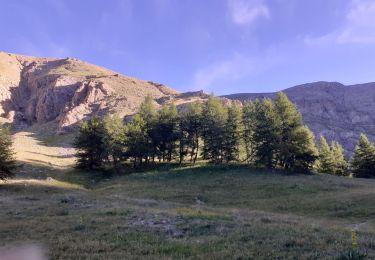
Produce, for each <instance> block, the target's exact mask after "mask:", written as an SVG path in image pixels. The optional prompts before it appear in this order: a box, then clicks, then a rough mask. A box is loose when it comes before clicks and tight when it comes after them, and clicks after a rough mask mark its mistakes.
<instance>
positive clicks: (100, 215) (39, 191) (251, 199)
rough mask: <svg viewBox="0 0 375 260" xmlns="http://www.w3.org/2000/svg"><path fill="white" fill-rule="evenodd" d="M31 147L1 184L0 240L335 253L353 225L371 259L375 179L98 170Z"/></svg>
mask: <svg viewBox="0 0 375 260" xmlns="http://www.w3.org/2000/svg"><path fill="white" fill-rule="evenodd" d="M23 136H26V137H25V140H26V139H27V140H28V142H31V143H32V145H30V146H29V147H34V148H35V147H37V148H38V149H39V150H40V149H42V147H38V145H41V146H43V147H44V146H45V147H47V146H46V145H47V144H46V143H43V142H40V141H38V142H37V141H36V139H35V140H34V141H33V140H31V139H32V138H31V137H30V136H28V135H26V134H24V135H23ZM20 140H21V139H20ZM25 140H24V141H22V142H26V141H25ZM30 149H31V148H30ZM44 149H59V148H58V146H56V147H55V146H53V145H52V144H50V145H49V146H48V147H47V148H44ZM31 150H32V149H31ZM51 152H56V151H52V150H51ZM30 155H32V153H25V152H22V153H19V154H18V156H19V157H18V158H19V160H20V161H22V162H23V164H24V167H23V170H22V174H20V176H19V177H18V178H17V179H15V180H12V181H8V182H7V183H2V184H1V185H0V206H1V210H0V223H1V224H0V243H1V245H0V246H2V245H9V244H18V243H26V244H27V243H32V244H38V245H41V246H43V247H44V248H46V249H47V250H48V254H49V256H50V258H51V259H155V258H161V259H181V258H182V259H184V258H190V259H339V257H340V256H344V255H345V254H346V252H347V251H348V250H350V249H351V248H352V240H351V235H352V230H357V231H356V233H357V238H358V250H359V251H361V252H362V253H364V254H366V255H367V259H374V258H375V203H374V202H375V180H363V179H349V178H340V177H334V176H318V175H298V174H295V175H292V174H286V173H283V172H270V171H265V170H257V169H251V168H248V167H245V166H231V167H215V166H203V165H201V166H197V167H189V166H186V167H183V168H174V167H171V166H165V167H160V168H159V169H157V170H152V171H145V172H139V173H133V174H127V175H122V176H98V175H97V174H94V173H80V172H76V171H73V170H71V169H70V168H69V167H65V168H64V167H61V165H60V164H62V165H63V164H64V163H63V162H62V161H61V160H68V159H69V160H71V158H70V157H69V158H66V157H64V156H62V157H61V158H60V157H57V158H56V157H52V158H51V159H53V160H55V161H49V162H50V163H48V153H44V152H43V155H40V157H38V159H37V160H39V161H36V162H35V161H32V160H28V159H27V158H28V156H30ZM22 156H24V157H22ZM31 158H32V157H31ZM33 160H35V159H33ZM45 160H47V161H45ZM40 161H42V162H43V161H45V163H42V162H40ZM68 162H70V161H68ZM28 170H30V172H32V174H30V175H27V171H28ZM342 259H345V258H342Z"/></svg>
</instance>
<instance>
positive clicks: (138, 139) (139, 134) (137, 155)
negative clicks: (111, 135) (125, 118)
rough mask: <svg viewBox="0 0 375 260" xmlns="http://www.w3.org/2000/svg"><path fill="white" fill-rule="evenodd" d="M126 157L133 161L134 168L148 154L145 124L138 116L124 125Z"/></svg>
mask: <svg viewBox="0 0 375 260" xmlns="http://www.w3.org/2000/svg"><path fill="white" fill-rule="evenodd" d="M125 144H126V155H127V157H130V158H132V159H133V163H134V166H137V164H142V159H143V158H144V157H145V156H146V155H147V154H148V152H149V151H150V149H149V144H150V142H149V137H148V134H147V127H146V122H145V121H144V120H143V118H142V117H141V116H140V115H135V116H134V117H133V119H132V121H131V122H130V123H128V124H127V125H126V142H125Z"/></svg>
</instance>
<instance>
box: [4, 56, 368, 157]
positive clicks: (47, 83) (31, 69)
mask: <svg viewBox="0 0 375 260" xmlns="http://www.w3.org/2000/svg"><path fill="white" fill-rule="evenodd" d="M284 92H285V93H286V94H287V95H288V96H289V98H290V99H291V100H292V101H293V102H294V103H296V105H297V107H298V109H299V110H300V111H301V113H302V114H303V116H304V120H305V123H306V124H307V125H308V126H309V127H310V128H311V129H312V130H313V131H314V132H315V134H316V135H317V136H319V135H320V134H323V135H324V136H325V137H326V138H327V139H328V140H337V141H339V142H340V143H342V144H343V145H344V146H345V148H346V150H347V151H349V152H351V151H353V149H354V146H355V143H356V141H357V138H358V136H359V134H360V133H361V132H363V133H366V134H367V135H368V136H369V137H370V138H371V139H372V140H373V141H375V113H374V112H375V83H368V84H361V85H353V86H344V85H342V84H340V83H335V82H317V83H311V84H305V85H300V86H296V87H292V88H289V89H286V90H284ZM146 95H151V96H152V97H154V99H155V101H156V103H157V104H165V103H175V104H176V105H178V106H179V108H180V109H181V110H182V109H184V107H186V106H185V104H187V103H190V102H194V101H199V102H203V101H205V100H206V99H207V97H208V95H207V94H206V93H204V92H203V91H198V92H186V93H182V94H181V93H178V92H176V91H174V90H172V89H171V88H168V87H166V86H164V85H162V84H158V83H154V82H151V81H143V80H138V79H135V78H130V77H126V76H123V75H120V74H117V73H115V72H113V71H110V70H107V69H104V68H101V67H98V66H95V65H92V64H89V63H86V62H83V61H80V60H77V59H72V58H66V59H50V58H35V57H27V56H20V55H14V54H8V53H3V52H0V121H7V122H12V123H13V125H14V126H15V127H16V128H22V127H27V126H29V125H35V124H40V125H43V124H44V123H49V122H54V123H56V124H55V125H57V132H58V133H63V132H65V131H68V130H70V129H72V128H73V127H74V126H76V125H77V124H78V123H79V122H81V121H82V120H84V119H85V118H88V117H91V116H93V115H99V116H101V115H104V114H107V113H118V114H120V116H124V117H125V116H127V115H132V114H134V113H136V112H137V110H138V108H139V105H140V104H141V102H142V101H143V100H144V97H145V96H146ZM275 96H276V93H263V94H249V93H242V94H233V95H228V96H223V97H222V100H223V102H224V103H229V102H231V101H230V100H236V102H239V101H245V100H251V99H255V98H264V97H270V98H274V97H275ZM238 100H239V101H238Z"/></svg>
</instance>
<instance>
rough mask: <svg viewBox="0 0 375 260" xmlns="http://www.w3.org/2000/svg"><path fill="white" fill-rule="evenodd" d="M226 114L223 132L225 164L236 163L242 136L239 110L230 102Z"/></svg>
mask: <svg viewBox="0 0 375 260" xmlns="http://www.w3.org/2000/svg"><path fill="white" fill-rule="evenodd" d="M227 114H228V115H227V120H226V123H225V132H224V134H225V138H224V157H225V160H226V161H227V162H230V161H238V160H239V156H240V145H241V135H242V118H241V108H240V107H239V106H238V105H237V104H236V103H235V102H232V104H231V105H229V106H228V107H227Z"/></svg>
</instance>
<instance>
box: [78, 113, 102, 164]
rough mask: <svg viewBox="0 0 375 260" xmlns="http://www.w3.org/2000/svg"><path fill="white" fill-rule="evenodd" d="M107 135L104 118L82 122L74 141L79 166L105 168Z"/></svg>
mask: <svg viewBox="0 0 375 260" xmlns="http://www.w3.org/2000/svg"><path fill="white" fill-rule="evenodd" d="M105 135H106V129H105V125H104V122H103V120H102V119H100V118H98V117H94V118H92V119H90V120H88V121H87V122H84V123H82V125H81V127H80V129H79V133H78V136H77V137H76V139H75V141H74V147H75V148H76V149H77V154H76V156H77V167H78V168H82V169H89V170H93V169H102V168H103V166H104V161H105V160H106V159H108V153H107V148H106V145H105V142H104V137H105Z"/></svg>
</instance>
